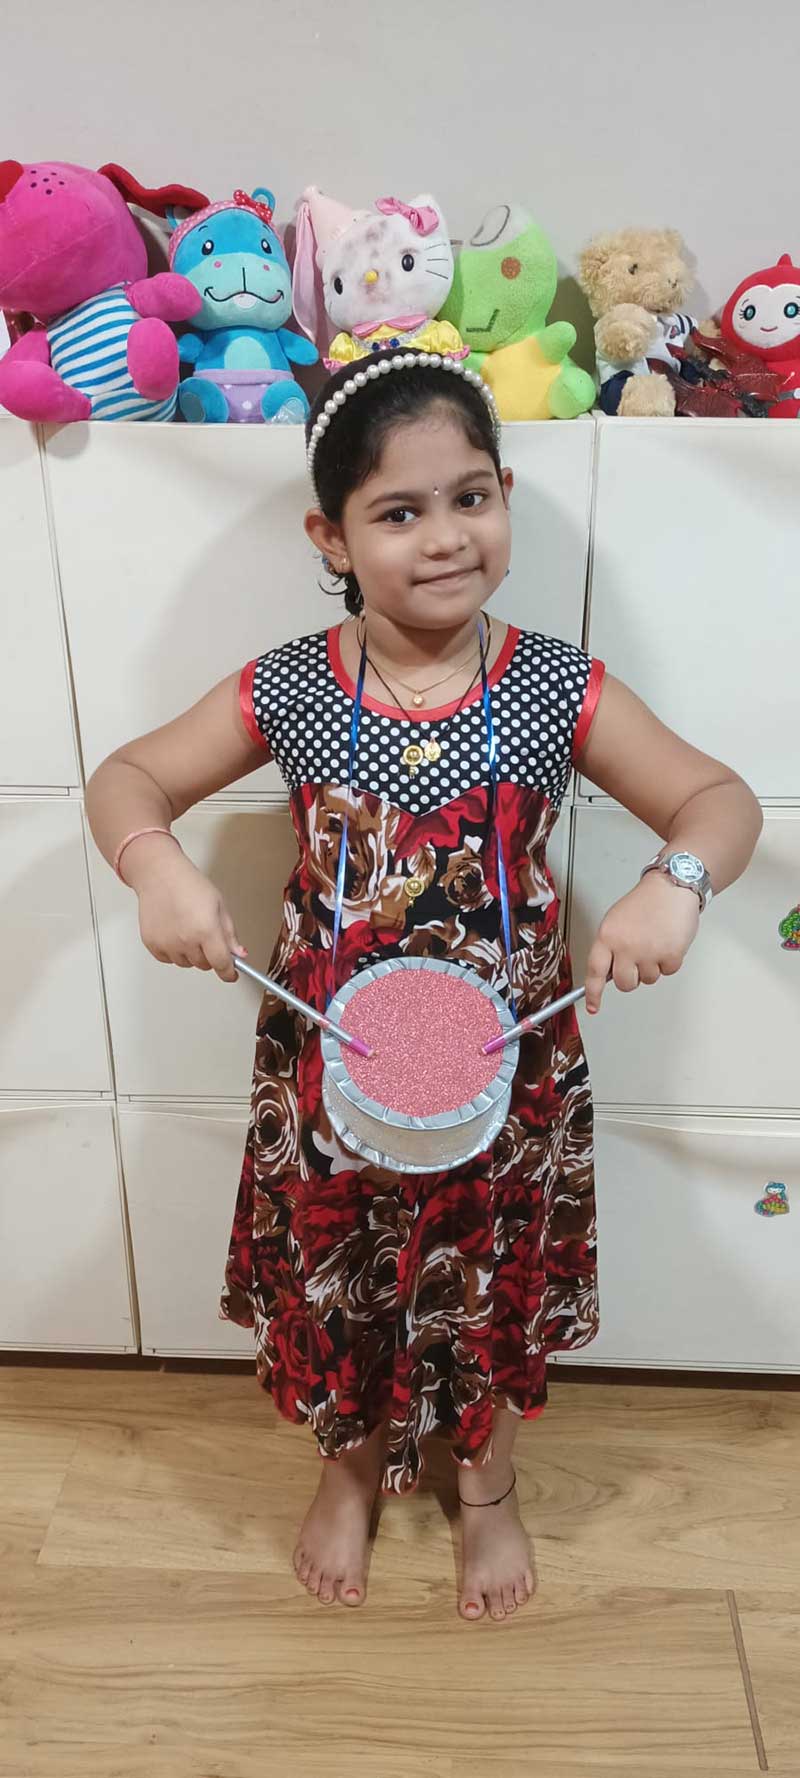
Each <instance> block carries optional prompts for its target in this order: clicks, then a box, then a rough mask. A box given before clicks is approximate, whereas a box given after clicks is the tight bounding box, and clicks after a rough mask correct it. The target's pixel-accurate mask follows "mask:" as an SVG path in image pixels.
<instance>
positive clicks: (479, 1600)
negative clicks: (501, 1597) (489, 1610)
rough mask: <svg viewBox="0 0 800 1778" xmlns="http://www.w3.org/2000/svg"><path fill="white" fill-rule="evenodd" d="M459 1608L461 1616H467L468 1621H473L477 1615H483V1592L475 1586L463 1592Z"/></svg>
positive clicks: (484, 1608) (484, 1607)
mask: <svg viewBox="0 0 800 1778" xmlns="http://www.w3.org/2000/svg"><path fill="white" fill-rule="evenodd" d="M459 1610H460V1612H461V1616H462V1617H465V1618H468V1619H469V1621H470V1623H475V1622H476V1621H477V1619H478V1618H479V1617H483V1615H484V1613H485V1611H486V1606H485V1604H484V1600H483V1594H482V1593H481V1592H479V1591H478V1589H477V1587H475V1588H473V1589H472V1590H471V1591H469V1592H466V1593H465V1594H464V1597H463V1599H462V1601H461V1605H460V1607H459Z"/></svg>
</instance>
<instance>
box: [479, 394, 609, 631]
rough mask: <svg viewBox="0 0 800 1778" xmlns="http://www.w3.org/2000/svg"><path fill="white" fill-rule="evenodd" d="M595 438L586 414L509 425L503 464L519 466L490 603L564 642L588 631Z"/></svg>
mask: <svg viewBox="0 0 800 1778" xmlns="http://www.w3.org/2000/svg"><path fill="white" fill-rule="evenodd" d="M594 436H595V434H594V425H593V423H592V421H591V420H589V419H588V418H586V419H580V420H574V421H571V422H570V424H569V425H568V426H567V425H564V426H559V425H556V424H549V423H547V422H544V421H541V422H539V423H538V424H525V423H522V422H517V423H516V424H514V425H507V426H504V427H503V445H502V454H503V462H504V463H507V464H508V465H509V467H510V468H511V469H513V471H514V491H513V494H512V496H511V513H512V526H513V550H512V557H511V572H510V574H509V578H508V580H506V581H504V582H503V584H502V585H501V586H500V587H499V588H498V591H497V592H496V594H495V596H494V599H493V600H492V603H491V605H490V607H489V609H490V611H492V612H495V611H496V612H497V613H498V615H499V616H500V617H503V618H506V619H507V621H508V622H509V623H512V624H518V625H519V627H520V629H523V630H541V631H542V632H543V633H544V635H548V636H562V637H563V638H564V640H565V641H566V642H577V643H580V640H581V636H582V634H583V608H584V601H585V597H586V563H587V559H588V554H589V519H590V511H591V488H592V459H593V452H594Z"/></svg>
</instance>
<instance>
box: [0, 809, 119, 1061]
mask: <svg viewBox="0 0 800 1778" xmlns="http://www.w3.org/2000/svg"><path fill="white" fill-rule="evenodd" d="M81 814H82V812H81V808H80V804H79V803H78V802H76V801H72V800H70V799H69V798H68V797H66V796H65V797H63V798H62V799H61V800H60V801H58V800H55V799H54V800H49V799H45V798H44V797H42V798H40V799H33V798H31V799H30V801H28V800H23V799H22V798H21V797H18V798H9V799H8V800H7V801H6V802H2V801H0V900H1V901H2V910H3V917H2V923H0V971H2V983H3V991H2V1003H3V1016H2V1019H0V1086H2V1089H3V1090H4V1091H6V1092H14V1093H17V1092H39V1093H49V1092H54V1093H61V1092H74V1093H101V1092H107V1091H108V1090H109V1089H110V1086H111V1077H110V1073H109V1066H108V1053H107V1048H106V1037H105V1025H104V1017H103V998H102V992H101V987H100V974H99V969H98V961H97V950H96V946H95V940H94V932H93V926H92V910H91V902H90V897H89V876H88V871H87V868H86V851H85V846H84V837H83V826H82V819H81Z"/></svg>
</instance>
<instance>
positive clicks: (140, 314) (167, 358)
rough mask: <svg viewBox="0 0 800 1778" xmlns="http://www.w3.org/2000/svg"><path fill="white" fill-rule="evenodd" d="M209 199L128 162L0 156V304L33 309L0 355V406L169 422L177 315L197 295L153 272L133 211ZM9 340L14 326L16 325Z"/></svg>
mask: <svg viewBox="0 0 800 1778" xmlns="http://www.w3.org/2000/svg"><path fill="white" fill-rule="evenodd" d="M126 199H127V200H129V201H130V202H131V203H136V204H138V205H140V207H141V208H143V209H147V210H150V211H152V213H153V214H154V215H158V216H163V215H164V214H165V208H166V206H167V205H170V206H172V207H173V208H176V207H177V208H180V209H185V210H187V211H194V210H199V209H201V208H202V207H203V206H204V205H205V204H207V202H208V199H207V198H206V197H204V195H203V194H202V192H197V191H191V190H190V189H188V188H187V187H185V186H181V185H169V186H163V187H161V189H160V190H157V191H146V190H144V188H143V187H142V186H140V185H139V184H138V182H137V181H136V180H135V179H133V178H132V177H131V175H130V174H129V173H126V172H125V171H124V169H123V168H121V167H115V166H106V167H101V169H100V171H99V172H97V173H94V172H91V171H90V170H89V169H88V168H86V167H73V166H69V165H67V164H65V163H62V162H59V161H37V163H36V165H35V166H24V167H23V166H21V165H20V162H19V161H0V309H3V310H5V311H6V313H7V314H8V315H9V317H11V318H12V322H13V317H14V316H15V315H31V316H33V318H34V320H35V321H36V322H37V323H38V325H37V326H36V327H35V328H33V330H32V331H31V332H28V333H23V334H22V335H20V337H18V338H17V339H16V340H15V341H14V344H13V345H12V346H11V347H10V349H9V351H8V352H6V353H5V356H4V357H3V358H2V359H0V405H2V406H3V407H6V408H8V410H9V412H10V413H12V414H16V415H17V416H18V417H19V418H20V419H21V420H34V421H38V420H41V421H62V420H89V419H95V420H169V419H171V418H172V415H173V413H174V412H175V402H176V395H177V389H178V381H179V374H180V373H179V362H178V342H177V340H176V338H175V335H174V333H173V331H172V328H171V326H170V325H169V324H170V322H175V321H188V320H190V319H191V317H192V316H193V315H195V314H196V313H197V311H198V309H199V308H200V306H201V300H202V299H201V297H200V295H199V293H198V292H197V290H196V289H195V287H194V285H193V284H190V283H189V280H188V278H181V277H179V276H177V275H176V274H175V273H173V272H159V273H158V274H157V276H156V277H154V278H148V276H147V248H146V246H145V242H144V238H143V236H142V235H141V233H140V231H139V229H138V228H137V226H136V223H135V221H134V219H133V217H132V215H131V213H130V210H129V209H128V203H127V202H126ZM11 331H12V338H13V337H14V331H15V330H14V328H13V325H12V330H11Z"/></svg>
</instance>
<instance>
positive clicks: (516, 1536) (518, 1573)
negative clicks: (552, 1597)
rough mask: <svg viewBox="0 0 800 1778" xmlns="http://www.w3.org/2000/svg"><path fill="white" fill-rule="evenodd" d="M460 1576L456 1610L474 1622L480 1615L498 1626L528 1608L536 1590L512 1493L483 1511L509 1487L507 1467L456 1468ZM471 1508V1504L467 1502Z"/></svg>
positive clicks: (509, 1469) (505, 1464)
mask: <svg viewBox="0 0 800 1778" xmlns="http://www.w3.org/2000/svg"><path fill="white" fill-rule="evenodd" d="M458 1476H459V1482H458V1487H459V1494H460V1496H461V1503H462V1504H461V1547H462V1552H463V1572H462V1580H461V1597H460V1599H459V1605H458V1609H459V1611H460V1613H461V1616H462V1617H465V1618H468V1619H469V1620H470V1622H473V1621H474V1620H476V1619H477V1618H481V1617H483V1616H484V1614H485V1612H486V1610H487V1609H488V1612H489V1616H490V1617H492V1618H494V1619H495V1620H496V1621H499V1620H500V1619H501V1618H504V1617H510V1615H511V1613H512V1612H514V1611H516V1610H517V1607H518V1606H520V1605H527V1602H528V1600H529V1599H530V1597H531V1595H532V1594H533V1592H534V1591H535V1588H536V1581H535V1579H534V1574H533V1557H532V1554H531V1546H530V1540H529V1538H528V1534H527V1532H526V1530H525V1527H524V1525H523V1524H522V1521H521V1519H520V1516H519V1504H518V1501H517V1494H516V1489H513V1488H512V1489H511V1492H510V1493H509V1494H508V1495H507V1497H506V1499H505V1500H503V1501H501V1502H500V1504H499V1505H498V1506H486V1505H484V1504H483V1503H484V1502H485V1501H488V1500H496V1499H497V1498H498V1496H499V1495H501V1494H505V1492H506V1489H507V1488H511V1484H512V1482H513V1479H514V1472H513V1469H512V1467H511V1464H510V1462H508V1461H507V1459H503V1461H502V1464H500V1463H498V1464H497V1465H495V1463H494V1462H493V1463H491V1464H483V1465H482V1466H481V1468H479V1469H464V1468H461V1469H459V1472H458ZM470 1502H471V1503H472V1504H469V1503H470Z"/></svg>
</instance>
